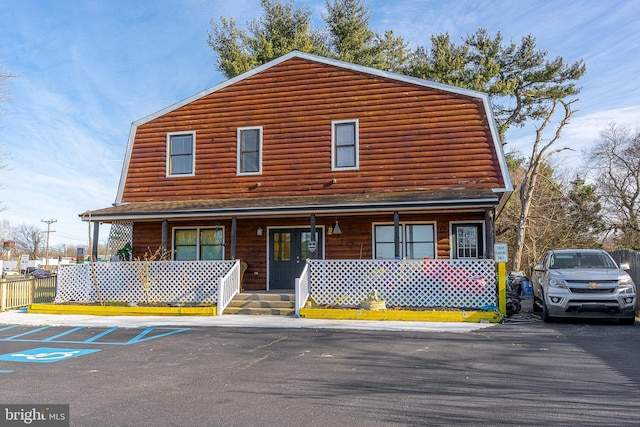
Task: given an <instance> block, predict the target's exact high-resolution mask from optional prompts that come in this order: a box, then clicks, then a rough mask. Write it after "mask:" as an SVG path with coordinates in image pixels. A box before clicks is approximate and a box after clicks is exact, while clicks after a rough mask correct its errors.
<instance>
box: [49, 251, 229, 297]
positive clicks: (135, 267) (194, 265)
mask: <svg viewBox="0 0 640 427" xmlns="http://www.w3.org/2000/svg"><path fill="white" fill-rule="evenodd" d="M236 264H238V262H237V261H234V260H231V261H128V262H97V263H91V264H88V263H85V264H76V265H62V266H60V267H59V268H58V289H57V293H56V298H55V302H56V303H65V302H71V301H74V302H91V303H93V302H98V301H99V299H102V301H117V302H129V303H168V304H171V305H196V304H217V302H218V285H219V283H220V278H222V277H224V276H226V275H227V274H228V273H229V271H230V270H231V269H232V268H233V267H234V265H236ZM98 293H99V294H100V297H98Z"/></svg>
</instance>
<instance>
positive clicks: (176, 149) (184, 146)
mask: <svg viewBox="0 0 640 427" xmlns="http://www.w3.org/2000/svg"><path fill="white" fill-rule="evenodd" d="M191 153H192V144H191V135H176V136H172V137H171V155H172V156H173V155H182V154H191Z"/></svg>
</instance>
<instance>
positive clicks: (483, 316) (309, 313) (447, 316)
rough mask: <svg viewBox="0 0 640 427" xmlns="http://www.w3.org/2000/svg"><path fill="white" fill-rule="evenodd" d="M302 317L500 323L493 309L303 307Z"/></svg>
mask: <svg viewBox="0 0 640 427" xmlns="http://www.w3.org/2000/svg"><path fill="white" fill-rule="evenodd" d="M300 317H305V318H308V319H334V320H337V319H339V320H406V321H414V322H475V323H479V322H482V321H485V322H491V323H499V322H500V321H501V320H502V316H501V315H500V313H496V312H493V311H486V312H485V311H413V310H379V311H377V310H356V309H348V310H341V309H329V308H301V309H300Z"/></svg>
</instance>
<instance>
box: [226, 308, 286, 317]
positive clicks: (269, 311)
mask: <svg viewBox="0 0 640 427" xmlns="http://www.w3.org/2000/svg"><path fill="white" fill-rule="evenodd" d="M295 313H296V309H295V308H291V309H289V308H245V307H227V308H225V309H224V313H223V314H250V315H254V316H265V315H266V316H293V315H294V314H295Z"/></svg>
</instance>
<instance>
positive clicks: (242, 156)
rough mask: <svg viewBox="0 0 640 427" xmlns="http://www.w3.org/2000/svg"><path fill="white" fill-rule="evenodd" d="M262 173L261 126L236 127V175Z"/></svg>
mask: <svg viewBox="0 0 640 427" xmlns="http://www.w3.org/2000/svg"><path fill="white" fill-rule="evenodd" d="M261 173H262V128H261V127H255V128H240V129H238V175H259V174H261Z"/></svg>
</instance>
